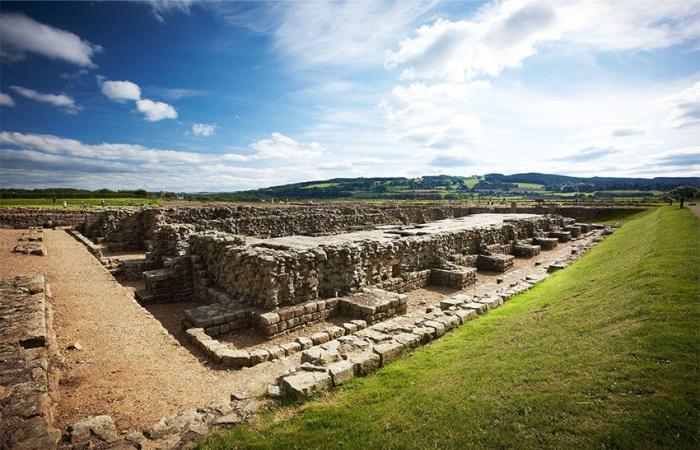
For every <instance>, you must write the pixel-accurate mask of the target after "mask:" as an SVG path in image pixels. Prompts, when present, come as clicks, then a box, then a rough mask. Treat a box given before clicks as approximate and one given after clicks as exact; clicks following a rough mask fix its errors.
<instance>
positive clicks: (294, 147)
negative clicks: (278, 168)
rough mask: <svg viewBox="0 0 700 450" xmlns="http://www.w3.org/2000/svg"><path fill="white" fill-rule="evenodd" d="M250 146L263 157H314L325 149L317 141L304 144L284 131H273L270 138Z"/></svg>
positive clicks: (257, 154) (258, 155) (259, 156)
mask: <svg viewBox="0 0 700 450" xmlns="http://www.w3.org/2000/svg"><path fill="white" fill-rule="evenodd" d="M250 147H251V148H252V149H253V150H255V151H256V156H257V157H258V158H261V159H269V158H277V159H312V158H318V157H320V156H321V155H322V154H323V152H324V149H323V147H321V145H320V144H319V143H317V142H311V143H309V144H302V143H300V142H297V141H295V140H294V139H292V138H290V137H288V136H285V135H283V134H282V133H277V132H275V133H272V136H271V137H270V138H268V139H260V140H259V141H257V142H254V143H253V144H251V145H250Z"/></svg>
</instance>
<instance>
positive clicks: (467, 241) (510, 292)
mask: <svg viewBox="0 0 700 450" xmlns="http://www.w3.org/2000/svg"><path fill="white" fill-rule="evenodd" d="M601 209H605V208H604V207H597V208H596V207H590V208H586V207H538V206H527V207H517V206H516V205H515V204H513V205H512V206H510V207H507V206H498V207H495V206H487V207H474V206H449V205H444V204H443V205H440V206H430V205H425V206H410V205H403V206H366V205H365V206H360V205H350V204H344V205H331V204H328V205H323V206H278V207H262V206H259V207H254V206H245V205H240V206H235V205H232V206H202V207H177V208H176V207H142V208H103V209H99V210H96V211H92V212H86V213H79V212H76V211H71V210H68V211H61V210H56V209H33V208H14V209H4V210H0V226H1V227H2V228H3V229H2V230H0V236H2V254H1V255H0V263H1V269H0V276H1V279H0V289H1V291H2V297H3V303H2V304H1V305H0V324H2V333H1V335H0V339H1V346H2V347H1V348H2V358H1V359H0V368H1V371H0V373H1V374H2V375H1V377H2V386H3V391H2V405H3V407H2V412H1V413H0V428H2V430H3V431H2V434H0V447H2V448H13V449H33V448H119V449H128V448H138V449H142V448H181V447H187V446H188V445H191V443H192V442H193V440H195V439H196V438H197V437H199V436H202V435H204V434H206V433H208V432H209V431H210V430H214V429H216V428H218V427H226V426H231V425H232V424H236V423H239V422H242V421H246V420H248V419H249V418H250V417H252V416H253V415H255V414H256V413H257V412H258V411H260V410H261V409H263V408H266V407H268V406H269V405H270V404H272V403H274V402H277V401H280V400H290V401H300V400H303V399H305V398H307V397H309V396H312V395H315V394H318V393H321V392H323V391H329V390H332V389H333V388H334V387H336V386H339V385H342V384H344V383H346V382H348V381H349V380H351V379H352V378H354V377H364V376H369V375H371V374H372V372H374V371H376V370H380V368H381V367H383V366H385V365H387V364H390V363H391V362H392V361H394V360H396V359H398V358H402V357H404V356H405V355H406V354H408V353H409V352H411V351H412V349H414V348H416V347H418V346H423V345H426V344H428V343H429V342H431V341H433V340H435V339H439V338H440V337H441V336H443V335H444V334H445V333H447V332H449V331H450V330H453V329H455V328H458V327H462V326H469V325H468V322H469V321H471V320H473V319H475V318H477V317H478V316H480V315H483V314H488V312H489V310H491V309H494V308H498V307H499V306H500V305H502V304H503V303H504V302H507V301H508V300H509V299H510V298H511V297H513V296H515V295H517V294H519V293H521V292H524V291H526V290H528V289H530V288H531V287H532V286H533V285H534V284H536V283H538V282H539V281H541V280H543V279H544V278H546V277H547V276H548V275H549V274H551V273H552V272H555V271H557V270H559V269H563V268H565V267H566V266H567V265H568V264H570V263H571V262H572V261H573V260H575V259H576V258H578V257H579V256H580V255H581V254H583V253H584V252H585V251H587V250H588V249H589V248H591V247H592V246H594V245H595V244H596V243H597V242H599V241H601V240H602V239H603V238H604V237H605V236H606V235H607V234H610V233H611V232H612V229H611V228H608V227H605V226H603V225H598V224H596V223H594V222H595V217H596V215H597V214H598V213H600V210H601Z"/></svg>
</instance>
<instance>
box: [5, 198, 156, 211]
mask: <svg viewBox="0 0 700 450" xmlns="http://www.w3.org/2000/svg"><path fill="white" fill-rule="evenodd" d="M63 200H65V201H66V202H68V207H69V208H71V209H79V208H80V203H85V204H86V205H89V206H102V199H101V198H66V199H63V198H59V199H57V200H56V204H55V205H54V204H53V202H52V201H51V199H50V198H2V199H0V207H13V206H37V207H42V208H63ZM104 201H105V205H107V206H141V205H158V204H160V201H159V200H156V199H151V198H105V199H104Z"/></svg>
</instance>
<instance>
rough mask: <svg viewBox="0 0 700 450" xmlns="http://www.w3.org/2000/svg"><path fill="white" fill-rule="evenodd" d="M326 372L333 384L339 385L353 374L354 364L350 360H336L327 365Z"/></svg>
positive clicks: (350, 378)
mask: <svg viewBox="0 0 700 450" xmlns="http://www.w3.org/2000/svg"><path fill="white" fill-rule="evenodd" d="M328 373H329V374H330V376H331V380H332V381H333V386H340V385H341V384H343V383H345V382H347V381H350V380H352V378H353V377H354V376H355V364H353V363H352V362H350V361H338V362H336V363H333V364H330V365H329V366H328Z"/></svg>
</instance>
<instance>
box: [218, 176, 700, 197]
mask: <svg viewBox="0 0 700 450" xmlns="http://www.w3.org/2000/svg"><path fill="white" fill-rule="evenodd" d="M683 185H689V186H696V187H700V178H698V177H685V178H651V179H649V178H603V177H592V178H581V177H569V176H564V175H550V174H542V173H522V174H514V175H503V174H496V173H493V174H487V175H484V176H477V175H472V176H451V175H433V176H424V177H418V178H403V177H390V178H333V179H330V180H315V181H306V182H302V183H293V184H286V185H281V186H272V187H269V188H264V189H257V190H252V191H245V192H240V193H236V195H245V196H250V197H257V198H275V199H393V200H464V199H470V198H478V197H517V198H532V199H537V198H552V197H564V198H566V197H573V196H579V197H590V198H601V199H611V198H622V199H648V198H653V197H657V196H659V195H661V194H663V193H664V192H667V191H669V190H671V189H673V188H675V187H678V186H683ZM208 195H210V196H211V197H213V199H216V198H217V197H222V196H226V194H208Z"/></svg>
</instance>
